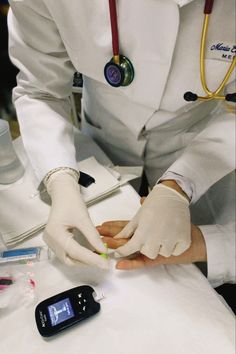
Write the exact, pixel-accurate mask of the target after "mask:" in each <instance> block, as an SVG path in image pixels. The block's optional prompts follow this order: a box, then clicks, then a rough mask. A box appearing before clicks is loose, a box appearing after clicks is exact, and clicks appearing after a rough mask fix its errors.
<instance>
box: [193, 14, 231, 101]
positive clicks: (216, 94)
mask: <svg viewBox="0 0 236 354" xmlns="http://www.w3.org/2000/svg"><path fill="white" fill-rule="evenodd" d="M209 19H210V15H209V14H205V17H204V23H203V28H202V36H201V47H200V75H201V83H202V87H203V90H204V91H205V92H206V96H198V99H200V100H212V99H218V100H225V96H223V95H220V92H221V91H222V90H223V89H224V88H225V85H226V84H227V82H228V81H229V78H230V76H231V74H232V72H233V70H234V68H235V67H236V57H234V59H233V60H232V62H231V65H230V67H229V69H228V71H227V73H226V75H225V77H224V79H223V80H222V82H221V84H220V85H219V87H218V88H217V89H216V90H215V91H210V90H209V88H208V87H207V83H206V70H205V50H206V39H207V33H208V26H209Z"/></svg>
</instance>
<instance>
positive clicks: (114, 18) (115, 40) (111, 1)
mask: <svg viewBox="0 0 236 354" xmlns="http://www.w3.org/2000/svg"><path fill="white" fill-rule="evenodd" d="M109 8H110V19H111V35H112V49H113V55H114V56H115V55H119V36H118V26H117V13H116V0H109Z"/></svg>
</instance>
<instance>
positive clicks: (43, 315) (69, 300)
mask: <svg viewBox="0 0 236 354" xmlns="http://www.w3.org/2000/svg"><path fill="white" fill-rule="evenodd" d="M94 295H96V293H95V290H94V289H93V288H92V287H91V286H88V285H82V286H78V287H76V288H73V289H69V290H67V291H64V292H62V293H60V294H57V295H54V296H52V297H50V298H48V299H46V300H44V301H42V302H40V303H39V304H38V305H37V307H36V309H35V320H36V324H37V328H38V331H39V333H40V334H41V336H43V337H51V336H53V335H55V334H57V333H59V332H61V331H63V330H65V329H67V328H68V327H71V326H73V325H75V324H77V323H79V322H81V321H83V320H85V319H87V318H88V317H91V316H93V315H95V314H96V313H97V312H99V310H100V304H99V303H98V302H97V301H95V299H94Z"/></svg>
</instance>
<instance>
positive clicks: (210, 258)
mask: <svg viewBox="0 0 236 354" xmlns="http://www.w3.org/2000/svg"><path fill="white" fill-rule="evenodd" d="M199 228H200V230H201V231H202V234H203V236H204V239H205V242H206V248H207V270H208V275H207V277H208V280H209V282H210V283H211V285H212V286H213V287H214V288H215V287H217V286H220V285H222V284H224V283H236V275H235V270H236V268H235V223H231V224H228V225H224V226H223V225H204V226H199Z"/></svg>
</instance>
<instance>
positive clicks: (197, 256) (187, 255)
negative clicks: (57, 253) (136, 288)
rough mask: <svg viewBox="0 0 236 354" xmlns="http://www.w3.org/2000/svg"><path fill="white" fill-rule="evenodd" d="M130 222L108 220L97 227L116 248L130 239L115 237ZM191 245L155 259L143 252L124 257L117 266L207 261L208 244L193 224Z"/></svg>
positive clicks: (108, 242) (125, 268)
mask: <svg viewBox="0 0 236 354" xmlns="http://www.w3.org/2000/svg"><path fill="white" fill-rule="evenodd" d="M127 223H128V221H126V220H115V221H107V222H104V223H103V224H102V225H100V226H98V227H97V230H98V232H99V233H100V235H102V236H103V242H105V243H107V245H108V247H109V248H112V249H116V248H118V247H120V246H123V245H124V244H125V243H126V242H127V241H128V240H129V239H127V238H124V239H114V238H113V237H114V236H115V235H116V234H117V233H119V232H120V231H121V230H122V229H123V228H124V227H125V225H126V224H127ZM191 239H192V242H191V246H190V248H189V249H188V250H186V251H185V252H184V253H182V254H181V255H179V256H170V257H163V256H161V255H158V256H157V257H156V258H155V259H149V258H148V257H146V256H144V255H142V254H140V253H139V254H135V255H134V256H133V258H132V259H122V260H120V261H118V262H117V264H116V268H117V269H122V270H132V269H138V268H143V267H145V266H155V265H161V264H187V263H195V262H206V260H207V254H206V245H205V241H204V237H203V235H202V233H201V231H200V229H199V228H198V227H197V226H195V225H193V224H192V225H191Z"/></svg>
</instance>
